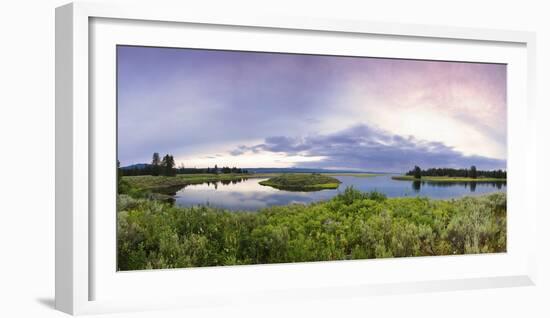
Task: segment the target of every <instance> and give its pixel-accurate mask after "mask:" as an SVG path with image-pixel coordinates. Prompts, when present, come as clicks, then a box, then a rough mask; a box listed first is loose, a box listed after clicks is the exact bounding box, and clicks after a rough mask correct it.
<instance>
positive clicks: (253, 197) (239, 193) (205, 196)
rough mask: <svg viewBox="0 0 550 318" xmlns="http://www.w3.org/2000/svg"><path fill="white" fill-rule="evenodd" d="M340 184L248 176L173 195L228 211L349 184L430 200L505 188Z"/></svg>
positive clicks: (380, 179)
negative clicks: (304, 186)
mask: <svg viewBox="0 0 550 318" xmlns="http://www.w3.org/2000/svg"><path fill="white" fill-rule="evenodd" d="M335 178H337V179H338V180H340V181H341V182H342V183H341V184H340V187H339V188H338V189H335V190H322V191H315V192H291V191H284V190H278V189H274V188H272V187H268V186H262V185H260V184H258V182H260V181H263V180H266V179H265V178H264V179H260V178H251V179H246V180H242V181H233V182H227V181H226V182H223V183H222V182H217V183H211V182H210V183H203V184H197V185H189V186H186V187H185V188H182V189H180V190H179V191H178V192H177V193H176V196H175V200H176V204H177V205H180V206H193V205H199V204H209V205H211V206H216V207H221V208H226V209H231V210H249V211H250V210H257V209H260V208H264V207H267V206H273V205H286V204H290V203H311V202H316V201H320V200H327V199H330V198H332V197H333V196H335V195H337V194H338V193H340V192H342V191H344V189H345V188H346V187H348V186H353V187H354V188H355V189H358V190H361V191H374V190H376V191H378V192H382V193H384V194H385V195H387V196H388V197H404V196H426V197H429V198H434V199H449V198H456V197H462V196H466V195H480V194H484V193H490V192H497V191H502V192H503V191H506V183H473V182H470V183H454V182H453V183H429V182H412V181H397V180H392V179H391V176H377V177H368V178H364V177H363V178H361V177H352V176H337V177H335Z"/></svg>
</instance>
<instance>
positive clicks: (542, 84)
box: [0, 0, 550, 317]
mask: <svg viewBox="0 0 550 318" xmlns="http://www.w3.org/2000/svg"><path fill="white" fill-rule="evenodd" d="M180 1H186V0H180ZM96 2H98V1H96ZM150 2H151V3H152V5H153V4H154V5H156V6H158V5H161V3H162V2H161V1H150ZM186 2H188V3H189V6H190V9H192V8H193V7H197V6H200V7H205V8H210V9H212V10H220V11H222V12H226V13H227V14H231V12H240V11H243V10H244V11H247V12H250V14H254V13H255V12H256V13H258V12H272V13H277V14H287V15H294V16H305V17H308V16H314V17H332V18H343V19H365V20H372V21H389V22H395V21H398V22H404V23H421V24H435V25H454V26H468V27H482V28H496V29H512V30H514V29H515V30H530V31H536V32H537V34H538V49H537V55H538V61H537V63H538V66H537V71H538V76H537V78H538V90H537V105H538V112H539V113H538V118H539V121H540V122H539V132H540V133H539V136H540V138H539V140H538V147H539V148H538V149H539V154H538V158H537V160H538V163H539V165H540V166H541V167H542V166H543V165H545V164H546V163H550V160H549V152H548V148H549V144H550V143H548V142H547V139H546V138H543V136H550V134H549V131H550V125H548V124H547V122H548V120H550V110H549V108H550V107H548V105H550V98H549V96H548V95H547V94H545V93H546V88H547V87H549V85H550V19H549V18H548V13H549V12H550V10H549V9H548V8H546V7H545V4H546V1H529V0H524V1H509V2H506V1H502V0H500V1H494V0H488V1H479V0H477V1H476V0H461V1H442V0H433V1H431V0H415V1H410V0H378V1H370V0H358V1H350V0H339V1H327V2H326V3H323V2H321V1H319V0H317V1H298V0H294V1H292V0H265V1H244V0H233V1H223V0H222V1H218V2H215V1H204V0H203V1H198V0H196V1H186ZM65 3H66V2H65V1H61V0H26V1H13V0H12V1H10V2H8V1H5V0H4V1H2V4H1V5H0V8H1V11H0V41H1V48H0V87H1V89H0V141H1V145H0V151H1V155H0V167H1V169H2V173H1V174H0V317H62V316H64V314H62V313H59V312H56V311H54V310H53V302H54V299H53V297H54V190H53V187H54V124H55V123H54V53H55V52H54V8H55V7H56V6H59V5H63V4H65ZM545 179H546V180H550V179H549V173H547V172H541V174H540V177H539V184H538V187H537V189H534V190H536V191H538V193H539V197H540V198H545V196H544V195H545V194H546V192H547V190H546V188H545V187H546V184H544V183H543V182H542V180H545ZM541 201H542V200H541ZM545 203H546V202H540V204H545ZM541 210H543V209H541ZM548 211H549V212H550V210H548ZM538 226H539V232H538V235H539V251H540V254H539V262H538V267H539V275H538V285H537V286H536V287H525V288H511V289H499V290H480V291H462V292H447V293H431V294H414V295H401V296H391V297H390V296H380V297H370V298H358V299H349V300H345V301H344V300H338V301H332V302H327V301H323V302H307V303H292V304H285V305H284V306H283V305H279V306H276V305H251V306H246V307H244V306H240V307H226V308H219V307H218V308H198V309H194V310H192V311H185V312H181V311H180V312H178V311H165V312H161V313H158V312H156V313H152V312H148V313H147V312H146V313H133V314H118V315H113V316H114V317H175V316H182V315H187V316H190V317H219V316H224V317H228V316H229V317H232V316H235V317H259V316H261V317H281V316H291V317H294V316H303V317H311V316H318V317H334V316H339V317H343V316H350V317H351V316H367V315H368V316H371V317H384V316H391V317H394V316H406V317H416V316H422V317H442V316H444V317H467V316H473V317H483V316H485V317H497V316H498V317H549V316H550V304H549V300H550V275H548V274H549V269H550V248H549V245H550V235H549V234H550V233H549V232H550V231H547V230H546V228H547V227H548V226H550V221H549V217H548V215H547V214H546V213H543V214H541V215H540V219H539V222H538Z"/></svg>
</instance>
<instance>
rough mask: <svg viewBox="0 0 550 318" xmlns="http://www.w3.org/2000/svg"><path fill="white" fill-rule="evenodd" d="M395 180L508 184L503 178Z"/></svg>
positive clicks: (398, 177)
mask: <svg viewBox="0 0 550 318" xmlns="http://www.w3.org/2000/svg"><path fill="white" fill-rule="evenodd" d="M391 178H392V179H393V180H402V181H429V182H506V179H503V178H483V177H480V178H475V179H474V178H464V177H427V176H423V177H422V178H421V179H415V178H414V177H413V176H393V177H391Z"/></svg>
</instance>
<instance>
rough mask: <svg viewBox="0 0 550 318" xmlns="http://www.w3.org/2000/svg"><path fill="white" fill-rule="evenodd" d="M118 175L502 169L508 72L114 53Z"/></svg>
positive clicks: (494, 67)
mask: <svg viewBox="0 0 550 318" xmlns="http://www.w3.org/2000/svg"><path fill="white" fill-rule="evenodd" d="M117 50H118V133H119V135H118V137H119V140H118V151H119V160H120V161H121V164H122V165H123V166H124V165H129V164H133V163H144V162H149V161H150V160H151V156H152V153H153V152H159V153H161V154H164V153H171V154H173V155H174V157H175V159H176V162H177V163H178V164H180V163H182V164H184V165H185V166H187V167H206V166H213V165H214V164H217V165H218V166H225V165H229V166H240V167H249V168H252V167H310V168H336V169H357V170H372V171H374V170H376V171H405V170H409V169H410V168H412V166H414V165H420V166H421V167H425V168H428V167H469V166H470V165H476V166H477V167H478V169H499V168H505V167H506V66H505V65H500V64H477V63H459V62H435V61H415V60H395V59H380V58H357V57H335V56H313V55H296V54H276V53H255V52H236V51H212V50H193V49H169V48H149V47H128V46H119V47H118V49H117Z"/></svg>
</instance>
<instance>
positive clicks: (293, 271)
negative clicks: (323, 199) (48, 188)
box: [55, 2, 537, 314]
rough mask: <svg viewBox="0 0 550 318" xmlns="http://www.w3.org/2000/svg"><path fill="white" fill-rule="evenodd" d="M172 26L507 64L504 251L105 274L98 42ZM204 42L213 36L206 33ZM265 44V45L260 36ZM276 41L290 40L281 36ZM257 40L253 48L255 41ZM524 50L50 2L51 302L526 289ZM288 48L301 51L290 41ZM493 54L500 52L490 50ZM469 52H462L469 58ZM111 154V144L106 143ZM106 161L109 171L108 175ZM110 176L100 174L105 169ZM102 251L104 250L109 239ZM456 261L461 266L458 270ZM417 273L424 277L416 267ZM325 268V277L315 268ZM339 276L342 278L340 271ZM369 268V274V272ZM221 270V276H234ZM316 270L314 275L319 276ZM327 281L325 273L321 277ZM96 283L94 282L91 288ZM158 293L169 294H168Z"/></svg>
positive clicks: (302, 23)
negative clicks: (382, 45)
mask: <svg viewBox="0 0 550 318" xmlns="http://www.w3.org/2000/svg"><path fill="white" fill-rule="evenodd" d="M98 21H104V22H106V23H105V24H101V25H100V24H97V22H98ZM94 23H96V24H94ZM138 24H141V25H145V26H144V28H147V27H148V26H147V24H154V25H155V32H154V35H153V34H151V33H150V32H140V34H141V35H142V37H132V36H131V33H132V29H133V28H137V27H138V26H137V25H138ZM98 25H99V26H98ZM179 26H183V27H185V26H187V27H189V28H190V27H192V28H196V29H197V30H195V29H193V30H191V29H189V30H188V31H189V33H188V34H192V33H193V32H195V31H196V32H199V33H200V32H201V31H200V30H199V29H200V28H201V27H208V28H210V30H211V31H212V32H214V33H215V32H217V31H216V30H223V29H224V28H225V29H231V28H236V31H235V32H236V33H238V32H248V31H247V30H253V32H255V33H257V34H261V33H262V32H264V33H269V32H271V33H270V34H273V35H274V36H275V37H280V38H281V37H282V38H283V39H284V37H288V38H289V39H290V38H291V37H292V36H294V35H292V34H294V33H300V34H302V33H303V34H305V35H304V36H309V35H308V34H315V37H316V38H320V39H322V40H324V42H326V41H325V40H326V39H329V41H340V40H339V37H345V38H346V39H342V41H348V42H346V43H352V41H355V40H354V39H355V37H360V36H364V37H373V38H377V37H382V40H384V39H393V38H394V37H395V39H398V40H396V42H399V41H409V45H410V48H411V52H409V53H408V54H412V55H414V54H419V55H418V56H422V57H432V58H439V59H446V58H447V59H460V60H469V59H470V60H476V61H487V62H491V61H493V62H494V61H497V62H505V63H508V62H509V63H511V64H510V65H511V69H512V73H511V76H510V77H513V78H512V81H513V87H512V88H514V89H513V90H512V91H511V92H510V96H509V101H510V100H511V101H513V103H512V105H510V103H509V105H508V110H509V116H508V121H509V125H508V129H509V147H508V149H509V158H510V159H509V171H510V172H509V179H510V181H509V183H510V187H509V193H511V198H510V200H509V206H510V210H515V211H519V209H521V210H522V217H521V218H519V217H515V215H517V214H514V213H511V216H510V218H509V222H510V225H509V235H512V236H513V237H514V238H518V239H517V240H515V239H514V240H512V241H511V244H512V246H510V249H509V251H508V253H505V255H483V256H477V255H471V256H464V257H453V256H449V257H437V258H429V257H424V258H414V259H411V258H409V259H393V260H380V261H378V260H365V261H345V262H319V263H301V264H277V265H259V266H233V267H226V268H201V269H182V270H167V271H152V272H154V273H152V272H148V273H143V272H142V273H135V274H133V273H116V271H115V268H114V267H112V270H110V269H109V268H107V269H106V270H105V269H101V262H103V260H105V262H106V263H108V262H112V259H113V257H114V256H113V255H111V254H112V253H110V252H109V250H108V246H110V245H109V244H112V235H110V234H109V235H106V236H107V237H108V238H109V237H110V239H111V241H109V240H99V239H98V238H97V236H96V237H94V233H95V232H94V231H96V230H97V228H98V227H101V226H103V225H104V224H105V222H106V221H105V218H102V217H98V216H97V215H94V214H93V213H92V211H94V209H96V208H97V206H98V205H99V206H100V205H101V204H106V206H109V204H111V206H112V202H110V203H109V201H108V200H95V199H96V198H97V195H96V193H97V192H98V191H99V190H98V189H99V188H102V189H104V190H105V191H109V189H110V190H113V189H114V182H113V183H112V184H111V185H109V180H108V179H109V178H111V177H112V176H113V175H114V173H115V169H114V166H112V167H110V166H109V164H104V163H102V162H103V161H104V160H103V159H102V158H107V157H109V156H112V151H111V152H109V150H108V149H107V150H106V152H105V151H104V150H103V149H102V148H101V147H102V146H101V145H102V144H101V143H100V144H98V140H111V145H112V143H114V142H115V139H113V138H112V136H113V135H112V132H113V131H112V129H111V128H112V126H110V127H111V128H108V129H105V132H104V133H102V134H100V133H99V132H98V130H97V129H94V128H95V127H97V126H96V125H98V120H103V119H105V120H106V122H110V123H111V124H112V120H111V121H109V116H111V115H112V112H111V113H109V111H110V109H111V108H110V106H105V107H104V108H101V109H98V108H97V107H96V108H94V107H93V105H95V104H94V103H97V101H98V100H101V101H103V99H105V101H106V103H107V104H109V103H112V101H111V102H109V100H110V99H112V98H111V97H112V94H113V91H114V88H113V87H111V88H109V85H111V84H112V83H113V82H112V81H113V80H114V79H113V78H112V76H111V75H112V72H113V70H112V69H111V70H109V69H108V66H109V65H111V66H112V65H113V64H112V59H110V57H109V54H110V53H108V50H107V51H105V50H103V51H102V50H101V47H107V48H108V47H111V46H112V45H113V44H117V43H118V41H121V39H124V40H123V41H124V43H123V44H133V43H134V42H132V43H129V42H128V41H137V43H141V44H143V43H146V44H149V45H154V44H155V43H156V44H158V45H161V44H163V45H173V46H178V45H183V44H178V43H175V42H174V43H172V42H171V41H172V38H173V32H181V30H178V28H179ZM144 30H146V29H144ZM142 31H143V30H142ZM128 34H130V35H129V36H128ZM120 36H122V37H120ZM230 36H232V35H231V34H230ZM237 37H238V34H235V38H237ZM197 38H199V36H198V35H197V36H195V39H197ZM215 38H216V35H215V34H214V35H213V38H212V39H215ZM244 38H245V39H246V37H244ZM382 40H381V41H382ZM210 41H211V42H210V45H211V46H212V47H216V43H212V41H214V40H210ZM414 41H420V42H422V41H423V42H422V43H420V42H419V43H420V44H419V47H422V46H424V47H425V46H426V45H427V44H426V43H428V42H429V43H431V44H430V45H431V46H432V48H433V47H434V46H447V48H446V49H445V50H441V52H436V53H426V52H427V49H426V48H424V49H422V48H420V49H418V52H416V51H415V50H414V47H415V44H414V43H413V42H414ZM237 42H238V41H237ZM260 42H261V41H260ZM264 42H266V44H265V45H266V47H267V45H268V44H267V41H264ZM287 42H289V43H292V41H287ZM171 43H172V44H171ZM239 43H240V44H234V45H241V46H239V48H240V49H246V48H248V46H247V45H248V44H247V43H246V40H243V42H239ZM258 43H259V42H258ZM258 43H256V44H255V45H261V43H260V44H258ZM311 43H315V42H311ZM332 43H336V42H332ZM342 43H344V42H342ZM373 43H374V44H372V45H379V44H376V42H373ZM270 45H272V47H271V50H275V49H276V48H277V45H282V44H277V42H276V41H272V42H270ZM273 45H275V46H274V47H273ZM396 45H400V44H399V43H397V44H396ZM401 45H402V44H401ZM534 45H535V35H534V34H533V33H530V32H518V31H500V30H480V29H468V28H453V27H442V26H425V25H404V24H398V23H391V24H386V23H373V22H365V21H340V20H324V19H323V20H316V19H304V18H300V19H299V18H291V17H284V16H247V15H246V14H243V15H241V16H234V15H233V16H223V15H219V16H218V15H214V14H212V13H210V12H209V13H204V12H190V11H189V10H187V8H186V7H185V6H184V5H180V6H178V5H174V6H171V7H155V8H152V7H149V6H145V5H132V6H117V5H116V4H115V3H111V4H97V3H94V4H92V3H80V2H79V3H72V4H68V5H66V6H63V7H59V8H57V9H56V223H55V224H56V233H55V235H56V258H55V260H56V269H55V271H56V272H55V274H56V278H55V283H56V288H55V289H56V308H57V309H59V310H61V311H64V312H67V313H70V314H87V313H104V312H114V311H135V310H145V309H157V308H170V307H185V306H197V305H208V304H225V303H235V302H239V301H241V302H242V301H243V300H242V299H245V300H244V301H246V302H250V301H254V302H260V303H261V302H266V301H267V302H273V301H276V302H279V301H282V302H284V301H289V300H291V299H298V300H301V299H303V300H306V299H323V298H339V297H350V296H358V295H359V296H362V295H380V294H395V293H407V292H414V291H448V290H460V289H477V288H491V287H509V286H526V285H531V284H534V282H535V278H536V275H535V274H536V273H535V271H534V268H535V265H534V264H535V257H536V251H535V250H534V249H532V247H534V246H535V244H534V243H533V242H534V237H535V219H536V214H537V210H536V206H535V205H534V202H535V200H534V199H533V198H532V196H534V195H535V194H530V193H526V191H521V188H522V186H524V185H529V184H530V185H535V183H536V182H535V179H534V175H535V173H533V171H534V170H535V163H534V153H535V150H536V149H535V143H534V139H535V138H534V137H535V125H534V122H535V121H534V120H535V119H534V93H533V91H532V87H534V69H535V59H534V51H535V48H534ZM314 46H315V45H314ZM468 46H471V50H469V49H459V50H453V49H451V48H457V47H459V48H460V47H468ZM478 46H479V48H478ZM481 46H483V47H481ZM372 47H373V46H371V48H372ZM503 47H509V49H503ZM224 48H225V47H224ZM96 49H97V50H96ZM269 49H270V48H267V50H269ZM285 50H286V51H288V50H293V48H292V47H287V48H285ZM294 50H298V51H301V50H304V49H303V48H302V49H300V48H298V47H296V48H295V49H294ZM311 50H313V51H312V52H317V53H319V52H323V53H328V54H330V53H342V51H338V52H336V51H333V50H334V49H328V48H327V49H326V50H327V51H325V49H324V48H323V47H322V46H321V45H320V46H315V47H314V48H311ZM330 50H332V51H330ZM340 50H344V51H346V50H351V49H346V48H343V49H340ZM358 50H359V51H355V54H361V51H360V49H358ZM443 51H444V52H443ZM500 51H502V52H505V53H503V54H502V55H499V52H500ZM105 52H107V54H106V55H105V56H106V58H102V57H101V56H103V55H102V54H103V53H105ZM380 52H381V53H379V54H383V55H384V56H388V55H389V53H383V50H381V51H380ZM468 52H472V53H471V55H470V56H468V54H469V53H468ZM344 53H345V52H344ZM432 54H433V55H432ZM378 56H380V55H378ZM102 67H103V68H102ZM105 67H107V68H105ZM96 68H97V69H96ZM103 71H105V72H103ZM98 78H101V79H105V80H102V81H101V83H104V84H98V82H96V80H97V79H98ZM510 83H512V82H509V88H510V85H512V84H510ZM102 85H103V86H105V87H103V86H102ZM111 86H112V85H111ZM95 90H98V91H100V92H101V94H97V96H96V95H94V92H96V91H95ZM109 114H111V115H109ZM111 119H112V118H111ZM102 127H103V123H102ZM109 131H111V134H109ZM510 145H513V146H514V147H513V148H512V146H510ZM98 147H99V148H98ZM110 149H111V150H112V147H111V148H110ZM113 162H114V161H113ZM111 168H112V170H109V169H111ZM109 171H111V175H108V174H109ZM514 171H520V172H521V173H515V172H514ZM110 187H112V188H110ZM113 193H114V192H113ZM96 201H97V202H96ZM113 222H114V220H113ZM112 227H114V223H113V224H112ZM107 232H108V233H111V234H112V232H113V231H112V229H111V230H107ZM510 233H511V234H510ZM102 246H107V247H106V248H103V247H102ZM112 247H113V248H114V245H113V246H112ZM405 267H406V268H409V270H410V271H414V270H417V271H421V272H419V273H418V275H417V276H416V277H413V278H410V277H409V278H407V276H410V272H406V271H404V268H405ZM441 268H443V269H441ZM460 268H462V269H463V270H462V271H461V272H457V269H460ZM424 271H425V272H426V273H424V274H423V272H424ZM326 273H330V274H333V275H326ZM339 273H348V274H347V276H346V275H340V276H339V275H338V274H339ZM349 273H352V274H355V275H361V277H363V278H362V279H353V277H352V276H350V275H351V274H349ZM369 273H372V274H371V275H370V276H369ZM389 273H392V275H393V277H394V279H389V276H388V275H389ZM115 276H116V277H115ZM227 277H232V279H233V280H231V279H229V278H227ZM244 277H248V278H247V279H248V281H249V283H243V284H240V286H238V288H237V287H235V285H239V284H238V282H239V280H240V279H243V278H244ZM319 277H325V278H324V279H319ZM328 277H336V278H334V279H328ZM199 278H200V279H208V278H210V279H211V280H210V281H208V282H207V283H206V284H204V280H203V281H202V283H203V284H202V285H204V286H203V288H202V289H201V288H199V282H200V281H199ZM214 278H216V279H215V280H214ZM178 280H184V281H186V282H187V284H191V285H193V284H194V286H195V287H197V288H196V289H187V290H184V291H182V292H181V293H174V290H173V288H169V286H168V285H169V284H170V282H173V281H176V282H177V281H178ZM99 281H101V282H100V283H98V282H99ZM259 281H261V282H262V286H261V288H260V287H259V286H258V283H257V282H259ZM135 282H139V283H140V284H143V286H146V287H147V288H146V290H152V291H154V292H151V293H145V294H144V297H142V298H139V299H138V298H137V295H134V294H132V293H131V290H135ZM241 282H242V281H241ZM216 284H217V285H216ZM120 286H122V287H120ZM155 286H156V287H158V286H166V290H167V293H162V292H158V289H155ZM123 291H128V293H125V296H126V297H118V295H120V294H122V292H123ZM168 293H171V294H172V295H173V296H172V297H168V296H167V294H168ZM243 296H244V297H243Z"/></svg>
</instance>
